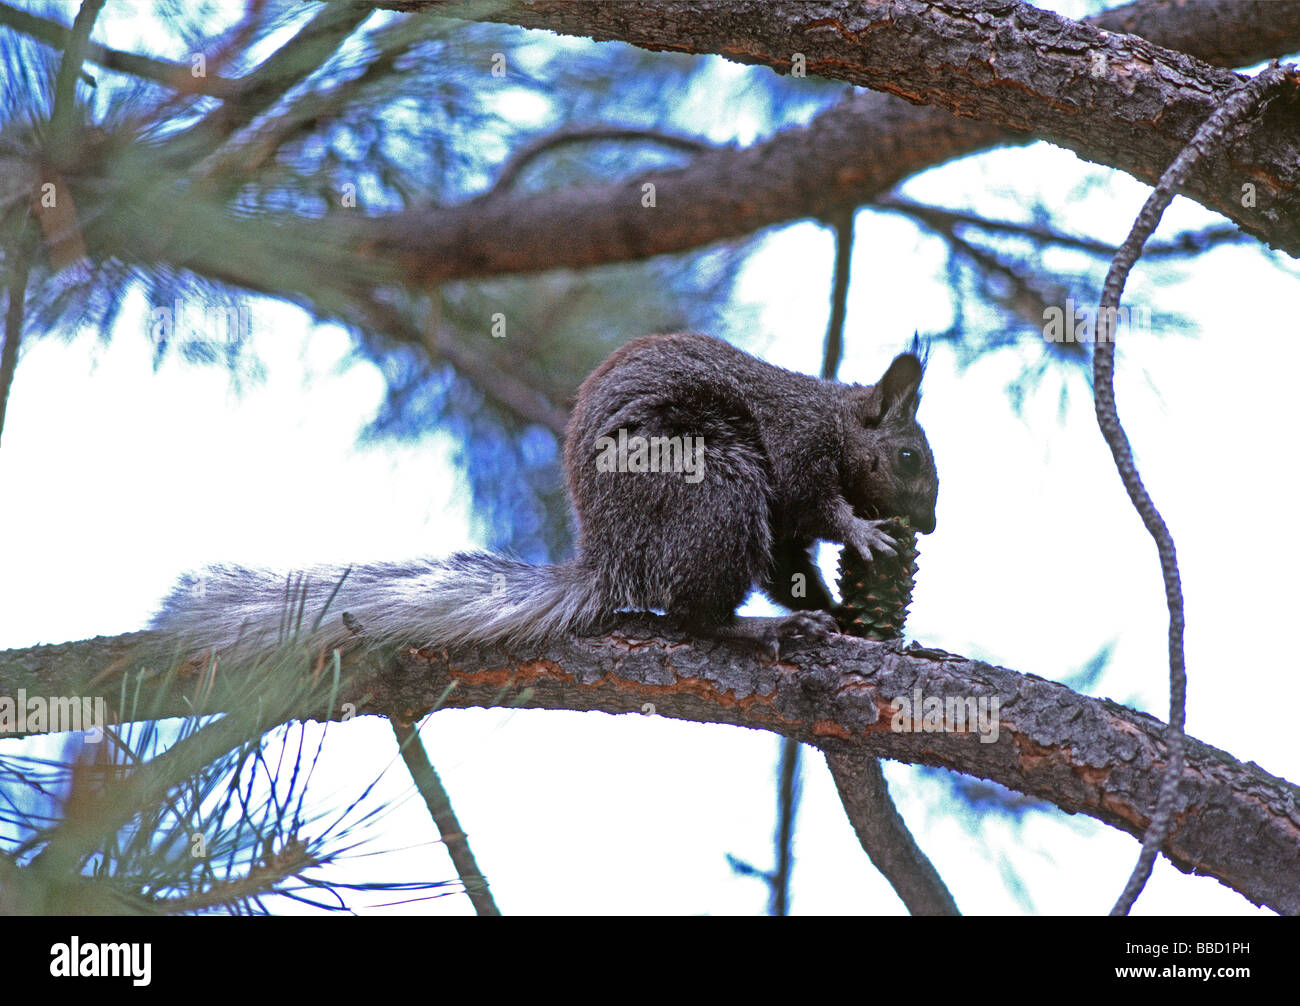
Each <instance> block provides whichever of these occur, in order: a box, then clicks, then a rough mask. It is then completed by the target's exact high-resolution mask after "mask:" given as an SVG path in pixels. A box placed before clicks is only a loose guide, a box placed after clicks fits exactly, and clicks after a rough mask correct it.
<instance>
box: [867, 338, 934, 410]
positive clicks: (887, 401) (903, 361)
mask: <svg viewBox="0 0 1300 1006" xmlns="http://www.w3.org/2000/svg"><path fill="white" fill-rule="evenodd" d="M924 373H925V369H924V366H923V364H922V362H921V357H919V356H917V355H916V354H915V353H900V354H899V355H898V356H896V357H894V362H893V363H891V364H890V365H889V369H888V370H886V371H885V373H884V376H883V377H881V378H880V380H879V381H877V382H876V383H875V384H874V385H873V386H872V388H871V390H870V392H868V394H867V399H866V403H867V408H866V411H867V417H866V418H867V422H868V423H879V422H880V421H881V420H883V419H884V418H885V417H886V416H891V415H898V416H901V417H904V418H911V417H912V416H915V415H916V407H917V406H918V405H919V404H920V402H921V393H920V388H921V377H922V376H923V374H924Z"/></svg>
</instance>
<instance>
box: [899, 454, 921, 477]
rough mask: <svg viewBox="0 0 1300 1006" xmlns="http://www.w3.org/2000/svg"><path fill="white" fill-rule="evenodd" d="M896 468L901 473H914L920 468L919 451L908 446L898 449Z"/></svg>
mask: <svg viewBox="0 0 1300 1006" xmlns="http://www.w3.org/2000/svg"><path fill="white" fill-rule="evenodd" d="M898 470H899V471H900V472H901V473H902V474H903V475H915V474H916V473H917V472H919V471H920V470H921V455H920V452H918V451H914V450H912V449H911V448H908V447H900V448H899V449H898Z"/></svg>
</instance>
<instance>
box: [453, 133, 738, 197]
mask: <svg viewBox="0 0 1300 1006" xmlns="http://www.w3.org/2000/svg"><path fill="white" fill-rule="evenodd" d="M601 140H648V141H651V142H653V143H658V144H660V145H662V146H665V147H675V148H676V149H678V150H685V151H689V152H690V153H699V152H700V151H701V150H708V149H711V148H713V147H716V144H713V143H709V142H708V141H707V140H701V139H698V138H697V137H694V136H686V135H684V134H681V133H672V132H669V131H668V130H666V129H637V128H632V127H630V126H612V125H610V126H605V125H600V126H569V127H567V128H565V129H558V130H556V131H555V132H553V133H547V134H546V135H545V136H539V137H538V138H537V139H535V140H533V141H531V142H530V143H526V144H524V145H523V146H522V147H520V148H519V149H518V150H516V151H515V152H514V153H513V154H511V155H510V157H509V158H508V159H507V160H506V163H505V164H504V165H503V166H502V168H501V172H500V174H498V175H497V180H496V181H495V182H494V183H493V184H492V187H491V188H490V189H488V190H487V192H485V193H483V195H481V196H478V197H477V198H479V199H487V198H491V197H492V196H493V195H495V194H496V193H499V192H505V191H506V190H508V189H509V188H510V187H511V186H512V185H514V183H515V180H516V179H518V177H519V173H520V172H521V171H523V170H524V168H526V167H528V165H529V164H531V163H532V162H533V161H535V160H537V158H538V157H540V156H541V155H542V154H545V153H549V152H550V151H552V150H558V149H559V148H561V147H568V146H572V145H573V144H577V143H596V142H598V141H601Z"/></svg>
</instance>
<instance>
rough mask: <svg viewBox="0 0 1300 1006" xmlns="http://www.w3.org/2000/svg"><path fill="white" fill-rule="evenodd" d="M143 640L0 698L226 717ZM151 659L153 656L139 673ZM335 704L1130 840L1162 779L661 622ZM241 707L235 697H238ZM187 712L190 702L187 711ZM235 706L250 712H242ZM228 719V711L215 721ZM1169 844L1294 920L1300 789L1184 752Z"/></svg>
mask: <svg viewBox="0 0 1300 1006" xmlns="http://www.w3.org/2000/svg"><path fill="white" fill-rule="evenodd" d="M158 645H159V641H158V640H157V639H156V637H152V636H151V635H150V634H147V633H136V634H133V635H128V636H120V637H116V638H112V639H95V640H88V641H85V642H80V643H67V644H61V645H58V646H45V647H36V648H33V649H29V650H14V651H9V652H6V653H3V654H0V695H11V696H12V695H16V694H17V692H18V689H20V688H23V689H25V690H26V691H27V694H28V695H69V694H75V693H74V692H72V691H70V690H71V689H73V688H76V687H78V686H77V685H76V683H77V682H80V681H86V680H90V679H92V678H94V679H95V680H96V682H97V683H96V686H95V691H96V693H99V694H104V695H105V697H106V698H107V700H108V701H109V703H110V705H112V704H113V702H114V698H115V697H116V696H118V695H119V694H123V693H124V689H125V690H126V692H125V693H126V694H130V695H131V696H133V697H135V698H134V701H136V702H138V703H139V706H138V708H142V709H144V708H147V709H148V710H149V714H150V716H151V717H163V716H170V715H189V714H191V713H192V712H193V711H194V706H193V705H192V704H191V703H192V702H194V701H195V696H196V694H198V693H201V694H202V695H205V696H207V695H211V696H212V702H213V703H214V704H212V705H209V706H206V707H205V708H207V709H211V710H218V709H222V708H233V706H234V704H236V703H239V702H240V701H241V694H240V693H239V692H238V690H236V691H235V692H234V693H233V694H230V695H228V696H226V697H224V698H223V697H222V696H223V687H222V686H223V681H222V676H221V675H218V679H217V680H216V681H215V682H213V681H211V680H209V678H208V675H207V674H206V673H204V670H203V669H202V668H197V667H196V668H189V669H186V670H184V671H182V672H181V673H179V674H177V675H175V676H173V677H171V678H168V677H166V676H164V675H162V674H154V675H153V676H150V675H149V674H147V673H145V674H141V671H142V670H147V669H148V668H149V667H151V666H152V667H154V668H155V669H157V668H158V667H159V666H160V664H159V663H158V659H157V653H158V652H159V650H158ZM151 654H152V655H151ZM371 666H372V668H373V669H371V670H369V671H367V672H366V673H365V674H364V675H361V676H360V677H358V678H356V679H354V680H352V681H351V682H350V683H349V684H348V685H347V686H346V688H345V690H344V692H343V693H342V694H341V695H340V696H338V699H339V701H340V702H353V703H356V704H357V705H358V707H359V711H360V712H363V713H373V714H380V715H388V716H397V717H399V718H404V719H413V718H415V717H417V716H419V715H421V714H422V713H424V712H425V711H427V710H429V709H431V708H434V707H435V706H441V707H470V706H483V707H510V708H540V709H572V710H601V711H604V712H608V713H625V712H638V713H641V712H651V711H653V713H654V714H656V715H661V716H669V717H672V718H675V719H683V720H691V721H695V722H705V723H727V724H733V725H736V726H746V727H752V728H756V729H761V730H769V731H772V732H773V733H777V734H781V735H783V736H786V737H792V738H795V739H797V740H801V741H805V742H807V743H810V744H813V745H815V746H817V747H820V748H822V749H823V750H825V751H827V752H830V753H835V752H850V753H853V752H856V753H860V754H866V755H870V756H873V757H884V758H893V759H896V760H898V761H904V762H912V763H918V764H926V765H939V766H943V767H945V768H949V769H952V770H954V771H958V772H964V773H967V774H970V775H974V776H978V777H980V778H985V779H992V780H994V781H996V782H999V783H1001V784H1003V785H1005V786H1008V787H1010V788H1012V789H1015V790H1017V791H1019V792H1021V793H1025V794H1028V795H1030V796H1034V797H1038V798H1040V799H1043V800H1046V801H1049V802H1051V803H1053V804H1055V805H1056V806H1058V807H1060V808H1061V809H1062V810H1065V811H1066V812H1068V813H1083V814H1087V815H1089V816H1091V817H1094V818H1096V819H1098V820H1100V821H1104V822H1105V823H1107V824H1109V825H1112V826H1114V827H1116V828H1119V829H1121V830H1123V831H1126V832H1128V833H1129V834H1131V835H1135V836H1140V835H1141V834H1142V833H1143V831H1144V829H1145V828H1146V826H1147V824H1148V821H1149V817H1148V815H1149V813H1150V810H1151V808H1152V807H1154V805H1155V800H1156V796H1157V793H1158V791H1159V787H1160V773H1161V769H1162V768H1163V767H1164V765H1165V750H1166V748H1165V743H1164V739H1163V736H1164V731H1165V727H1164V725H1163V724H1161V723H1160V722H1159V721H1157V720H1155V719H1153V718H1152V717H1150V716H1146V715H1144V714H1142V713H1138V712H1134V711H1133V710H1131V709H1127V708H1125V707H1123V706H1119V705H1117V704H1115V703H1113V702H1109V701H1107V700H1104V699H1094V698H1089V697H1087V696H1082V695H1078V694H1076V693H1075V692H1072V691H1071V690H1070V689H1068V688H1066V687H1065V686H1064V685H1060V684H1057V683H1055V682H1051V681H1046V680H1044V679H1042V678H1038V677H1035V676H1033V675H1027V674H1018V673H1016V672H1015V671H1011V670H1007V669H1005V668H1001V667H995V666H993V665H990V664H986V663H982V662H980V661H976V660H970V659H967V658H964V657H960V656H955V655H952V654H948V653H944V652H942V651H937V650H926V649H919V648H914V649H911V650H901V651H900V650H899V649H898V648H897V647H896V646H894V645H892V644H888V643H873V642H868V641H866V640H858V639H853V638H850V637H837V638H835V639H834V640H831V641H829V642H825V643H818V644H811V643H810V644H805V645H800V646H796V647H795V648H793V649H792V650H791V652H790V653H789V654H788V655H787V656H786V657H785V658H784V659H783V660H781V661H779V662H776V663H766V662H761V661H759V660H758V659H756V658H755V657H754V656H753V655H752V654H751V653H749V652H747V651H745V650H738V649H735V648H732V647H729V646H727V645H724V644H721V643H700V642H696V641H692V640H690V639H688V638H685V637H682V636H680V635H676V634H674V633H672V632H669V631H667V630H666V629H665V626H664V625H663V624H662V623H661V622H660V621H658V620H655V619H651V618H646V617H641V618H628V619H626V620H624V621H623V622H621V623H620V624H619V625H618V626H617V627H616V631H614V632H611V633H610V634H608V635H605V636H599V637H592V638H582V639H578V638H565V639H560V640H557V641H556V642H554V643H552V644H550V645H548V646H544V647H540V648H537V649H535V650H534V651H532V652H527V653H525V652H522V651H521V652H519V653H507V652H504V651H501V650H481V651H463V652H462V651H456V652H451V653H445V652H439V653H433V652H420V651H415V650H404V651H400V652H398V653H396V654H395V655H392V657H391V659H390V658H389V656H388V655H383V659H379V660H377V661H376V662H374V663H372V665H371ZM917 688H919V689H921V691H922V693H923V694H924V695H925V696H927V697H931V696H933V697H939V698H948V697H952V698H963V699H964V698H967V697H977V696H983V697H989V698H992V697H996V698H997V699H998V700H999V713H998V715H999V726H998V737H997V740H996V742H995V743H981V741H980V738H979V737H978V736H977V735H976V734H974V733H970V732H966V733H957V732H923V731H918V732H899V731H896V730H894V729H892V722H891V721H892V719H893V714H894V710H893V707H892V706H891V704H890V703H891V701H892V700H894V699H907V700H909V701H910V700H911V699H912V698H913V696H914V689H917ZM244 694H245V695H246V693H244ZM187 699H189V700H190V701H189V702H187V701H186V700H187ZM244 701H246V698H245V699H244ZM223 703H228V704H227V705H223ZM1186 743H1187V748H1186V765H1185V767H1184V770H1183V777H1182V782H1181V785H1180V787H1179V792H1178V810H1177V813H1176V815H1175V825H1174V830H1173V832H1172V834H1171V835H1170V837H1169V838H1168V839H1167V840H1166V842H1165V846H1164V850H1165V852H1166V854H1167V855H1168V856H1169V858H1170V859H1171V861H1172V862H1173V863H1174V864H1175V865H1176V866H1177V867H1178V868H1179V869H1181V870H1183V871H1185V872H1195V873H1199V874H1205V875H1208V876H1213V877H1216V878H1218V879H1219V880H1220V881H1221V882H1223V883H1224V884H1226V885H1227V886H1229V887H1231V888H1233V889H1234V890H1236V891H1239V892H1240V893H1241V894H1243V895H1244V896H1245V897H1247V898H1249V899H1250V900H1251V901H1253V902H1255V903H1257V904H1263V905H1267V906H1269V907H1270V908H1273V909H1275V910H1276V911H1279V912H1284V913H1292V914H1294V913H1300V788H1297V787H1296V786H1294V785H1292V784H1291V783H1289V782H1287V781H1285V780H1283V779H1279V778H1276V777H1274V776H1271V775H1269V774H1268V773H1267V772H1265V771H1264V770H1262V769H1261V768H1259V767H1258V766H1256V765H1253V764H1250V763H1241V762H1238V761H1237V760H1236V759H1234V758H1233V757H1232V756H1231V755H1229V754H1227V753H1226V752H1223V751H1219V750H1217V749H1215V748H1212V747H1210V746H1209V745H1206V744H1203V743H1200V742H1199V741H1196V740H1193V739H1191V738H1188V739H1187V742H1186Z"/></svg>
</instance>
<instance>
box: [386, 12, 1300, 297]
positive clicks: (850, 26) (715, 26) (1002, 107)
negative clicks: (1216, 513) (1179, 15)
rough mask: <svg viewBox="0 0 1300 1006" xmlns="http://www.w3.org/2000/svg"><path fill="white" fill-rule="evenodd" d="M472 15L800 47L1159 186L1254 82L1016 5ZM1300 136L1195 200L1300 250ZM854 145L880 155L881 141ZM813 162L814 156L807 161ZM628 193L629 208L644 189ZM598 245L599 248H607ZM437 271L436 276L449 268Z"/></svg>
mask: <svg viewBox="0 0 1300 1006" xmlns="http://www.w3.org/2000/svg"><path fill="white" fill-rule="evenodd" d="M424 9H434V10H439V9H446V10H448V11H449V12H452V13H454V12H455V11H456V10H457V9H458V8H457V7H456V6H455V5H454V4H448V3H439V2H431V3H430V4H429V5H427V7H425V8H424ZM472 16H481V17H484V18H487V19H491V20H497V21H505V22H508V23H511V24H519V25H523V26H526V27H532V28H546V29H550V30H552V31H557V32H561V33H564V34H571V35H579V36H585V37H590V38H595V39H601V40H620V41H624V42H629V43H631V44H633V45H637V46H640V47H642V48H647V49H652V50H671V51H677V52H697V53H704V52H710V53H719V54H721V55H724V56H726V57H727V58H729V59H733V60H736V61H738V62H746V63H755V64H760V65H766V66H770V67H772V68H773V69H776V70H778V71H780V72H785V71H788V70H789V68H790V67H791V66H792V64H793V59H794V54H795V52H799V53H802V54H803V55H804V57H805V58H806V61H807V68H808V71H809V72H813V73H819V74H821V75H823V76H826V77H830V78H833V79H838V80H845V81H848V82H850V83H853V84H858V85H861V86H864V87H870V88H873V89H876V90H881V91H886V92H889V93H891V94H894V95H897V96H899V97H902V98H904V99H906V100H908V101H912V102H918V103H925V104H929V105H933V106H935V107H937V108H943V109H946V110H948V111H949V112H952V113H954V114H956V115H959V116H964V117H972V118H977V119H980V120H982V121H983V122H985V123H988V124H992V125H993V128H994V130H995V131H996V132H997V133H998V134H1003V133H1004V131H1005V130H1008V129H1009V130H1020V131H1032V133H1033V134H1034V135H1035V136H1037V137H1042V138H1044V139H1048V140H1050V141H1051V142H1053V143H1056V144H1058V145H1061V146H1064V147H1067V148H1069V149H1072V150H1074V151H1075V152H1076V153H1078V154H1079V155H1080V156H1082V157H1085V158H1088V159H1090V160H1094V161H1098V162H1100V163H1104V164H1108V165H1111V166H1113V167H1117V168H1120V169H1121V170H1124V171H1127V172H1129V173H1130V174H1132V175H1134V176H1135V177H1137V178H1140V179H1142V180H1144V181H1148V182H1154V181H1155V180H1156V179H1157V178H1158V177H1159V174H1160V172H1161V171H1162V170H1163V168H1164V166H1165V165H1167V164H1168V163H1170V162H1171V161H1172V160H1173V158H1174V157H1175V156H1176V155H1177V153H1178V151H1179V150H1181V149H1182V147H1183V146H1185V145H1186V143H1187V141H1188V140H1189V139H1190V138H1191V135H1192V132H1193V131H1194V130H1195V128H1196V126H1197V125H1198V124H1199V123H1200V122H1201V121H1202V120H1203V119H1204V118H1205V116H1206V115H1208V114H1209V112H1210V111H1211V110H1212V109H1213V108H1214V107H1215V105H1217V104H1218V103H1219V101H1221V100H1222V98H1223V96H1224V95H1225V94H1226V93H1227V92H1228V91H1230V90H1231V89H1232V88H1233V87H1234V86H1235V85H1236V83H1237V81H1238V78H1237V77H1236V76H1235V75H1234V74H1232V73H1229V72H1227V71H1225V70H1221V69H1217V68H1215V67H1212V66H1210V65H1208V64H1206V63H1203V62H1199V61H1198V60H1196V59H1194V58H1192V57H1190V56H1188V55H1186V54H1184V53H1180V52H1175V51H1173V50H1169V49H1161V48H1159V47H1158V46H1156V45H1153V44H1151V43H1149V42H1146V41H1143V40H1141V39H1139V38H1137V37H1136V36H1132V35H1117V34H1112V33H1110V32H1108V31H1105V30H1102V29H1099V28H1096V27H1093V26H1092V25H1088V24H1083V23H1076V22H1072V21H1069V20H1067V19H1065V18H1061V17H1059V16H1057V15H1055V14H1052V13H1049V12H1046V11H1040V10H1038V9H1036V8H1033V7H1029V6H1027V5H1024V4H1019V3H1015V2H1013V0H962V2H958V0H953V2H950V3H927V2H922V0H876V2H872V0H839V2H827V3H795V4H792V3H786V4H771V3H759V2H738V3H687V2H684V0H648V2H645V3H638V4H618V3H614V4H611V3H574V2H572V0H534V2H529V3H526V4H525V3H521V2H512V3H506V4H502V5H499V6H493V7H491V8H486V9H480V10H479V11H477V12H476V13H475V14H474V15H472ZM882 111H883V109H882ZM1298 125H1300V101H1297V100H1294V99H1293V100H1288V101H1286V102H1279V103H1277V104H1275V106H1274V108H1273V109H1272V111H1271V114H1270V115H1269V116H1268V117H1266V119H1265V120H1264V122H1263V123H1261V124H1260V126H1259V128H1258V129H1256V130H1255V131H1253V132H1252V134H1251V135H1250V136H1249V137H1246V138H1244V139H1243V140H1242V141H1241V142H1240V143H1239V144H1238V145H1237V146H1236V147H1235V148H1234V149H1233V150H1232V151H1230V152H1226V153H1224V154H1223V155H1222V156H1219V157H1216V158H1211V159H1208V160H1207V162H1206V163H1204V164H1202V165H1201V166H1199V167H1198V169H1197V171H1195V172H1194V173H1193V174H1192V175H1191V176H1190V177H1189V179H1188V181H1187V184H1186V186H1185V189H1184V191H1185V194H1187V195H1189V196H1191V197H1192V198H1194V199H1196V200H1197V201H1199V202H1201V203H1202V204H1204V205H1205V206H1207V207H1209V208H1211V209H1214V210H1217V211H1219V212H1221V213H1223V214H1224V215H1225V216H1228V217H1229V218H1230V219H1232V220H1234V221H1236V222H1237V223H1238V224H1240V225H1241V226H1242V227H1243V229H1245V230H1247V231H1248V232H1250V233H1252V234H1254V235H1255V236H1257V237H1259V238H1260V239H1261V240H1264V241H1266V242H1268V243H1269V244H1271V245H1274V246H1276V247H1279V248H1282V249H1283V250H1285V251H1287V252H1289V253H1291V254H1293V255H1294V254H1297V253H1300V129H1298V128H1297V126H1298ZM850 149H852V150H854V151H855V152H858V151H863V150H869V151H871V152H872V154H873V155H874V154H877V153H879V152H878V151H877V149H876V148H875V147H873V146H857V147H853V148H850ZM805 153H806V152H805ZM913 156H915V154H914V155H913ZM950 156H951V155H950ZM813 163H815V162H814V161H813V160H812V159H811V158H809V157H805V158H804V159H803V164H804V165H805V166H807V165H809V164H813ZM840 163H841V164H842V163H843V162H842V161H841V162H840ZM908 173H910V172H908ZM663 181H664V182H666V183H670V179H664V180H663ZM1244 182H1250V183H1251V184H1253V185H1255V186H1256V187H1257V189H1258V190H1259V193H1258V198H1257V200H1256V201H1254V202H1253V204H1252V205H1250V206H1243V205H1242V202H1243V201H1245V202H1251V201H1250V200H1242V199H1241V191H1242V185H1243V183H1244ZM659 188H660V190H661V191H663V190H664V188H665V186H664V185H660V186H659ZM737 189H738V191H737ZM732 191H733V192H735V193H736V196H735V197H734V198H735V201H740V198H741V196H744V197H749V196H750V195H751V193H750V192H749V190H748V189H747V188H740V187H734V188H732ZM668 192H669V194H670V196H671V197H675V198H673V200H672V207H673V215H674V216H677V215H679V214H688V215H689V214H690V213H691V212H692V209H693V208H692V206H691V200H690V199H689V198H682V196H683V193H682V192H681V190H674V189H672V188H671V187H669V188H668ZM621 196H622V197H623V198H624V199H626V197H627V196H628V193H627V192H622V193H621ZM631 205H632V204H631V202H630V201H629V202H627V203H626V204H625V206H624V209H625V212H624V213H623V214H621V215H620V216H621V223H626V221H627V219H628V218H629V217H630V216H631V214H629V213H627V212H626V210H627V209H628V208H629V207H630V206H631ZM661 205H662V203H661ZM606 208H607V209H608V208H609V207H606ZM815 212H816V211H815ZM734 215H735V214H734V212H733V213H729V214H728V216H734ZM647 216H649V214H647ZM751 229H752V228H751ZM424 230H425V231H426V233H427V227H426V228H424ZM719 236H722V235H719ZM376 238H377V239H378V240H381V241H389V240H392V241H394V242H395V243H394V245H393V247H394V250H395V251H396V250H399V249H402V248H404V247H407V245H408V243H409V242H411V241H412V240H415V239H416V232H415V231H408V232H407V233H406V234H404V235H393V234H376ZM417 243H418V240H417ZM629 243H631V242H629ZM584 244H587V245H590V246H592V247H595V246H598V242H597V241H588V242H584ZM424 250H425V251H426V253H429V252H433V251H434V250H435V249H433V248H431V247H425V249H424ZM659 250H667V249H664V248H660V249H659ZM653 253H654V252H653V251H647V252H645V254H653ZM560 264H566V265H580V264H592V263H591V262H585V263H584V262H563V263H560ZM432 268H433V269H434V270H435V272H436V271H437V269H438V266H437V265H436V264H435V265H433V266H432Z"/></svg>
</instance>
